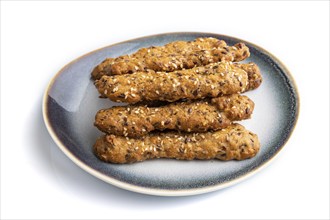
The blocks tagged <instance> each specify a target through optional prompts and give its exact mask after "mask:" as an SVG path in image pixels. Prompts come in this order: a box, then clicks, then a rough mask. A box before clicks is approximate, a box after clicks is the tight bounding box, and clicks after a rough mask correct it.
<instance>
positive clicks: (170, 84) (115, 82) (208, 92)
mask: <svg viewBox="0 0 330 220" xmlns="http://www.w3.org/2000/svg"><path fill="white" fill-rule="evenodd" d="M245 65H248V66H249V65H251V64H241V66H240V67H238V66H237V65H234V64H233V63H231V62H219V63H212V64H209V65H207V66H202V67H195V68H192V69H188V70H181V71H174V72H168V73H167V72H154V71H153V72H148V73H146V72H136V73H134V74H125V75H116V76H103V77H102V78H101V79H100V80H96V81H95V86H96V88H97V89H98V91H99V93H100V94H101V97H107V98H109V99H111V100H112V101H115V102H127V103H137V102H141V101H155V100H158V101H168V102H174V101H177V100H180V99H189V100H194V99H203V98H213V97H218V96H221V95H229V94H236V93H242V92H245V91H247V90H251V89H254V88H255V86H256V85H257V84H256V83H254V82H255V81H254V79H253V81H252V84H251V85H249V83H250V79H249V78H248V77H249V74H248V73H247V72H246V71H245V70H244V69H243V68H242V67H244V66H245ZM255 66H256V65H255ZM246 68H248V67H246ZM251 71H256V72H253V73H250V75H259V76H260V72H259V69H257V68H251ZM259 85H260V84H259ZM259 85H257V86H259Z"/></svg>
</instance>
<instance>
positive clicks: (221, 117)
mask: <svg viewBox="0 0 330 220" xmlns="http://www.w3.org/2000/svg"><path fill="white" fill-rule="evenodd" d="M253 109H254V103H253V101H252V100H251V99H249V98H248V97H247V96H242V95H238V94H233V95H227V96H222V97H218V98H213V99H209V100H204V101H187V102H175V103H171V104H168V105H164V106H160V107H147V106H132V105H128V106H116V107H112V108H109V109H102V110H100V111H98V113H97V114H96V116H95V123H94V125H95V126H96V127H97V128H98V129H99V130H100V131H102V132H105V133H107V134H115V135H122V136H128V137H141V136H143V135H146V134H148V133H149V132H151V131H154V130H158V131H163V130H166V129H170V130H178V131H184V132H205V131H209V130H213V131H215V130H219V129H222V128H225V127H227V126H228V125H230V124H231V123H232V122H233V121H239V120H244V119H248V118H250V117H251V114H252V112H253Z"/></svg>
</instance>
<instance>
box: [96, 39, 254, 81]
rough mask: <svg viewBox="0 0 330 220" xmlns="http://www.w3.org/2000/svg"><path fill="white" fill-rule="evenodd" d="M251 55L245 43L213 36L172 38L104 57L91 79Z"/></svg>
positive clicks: (177, 68) (229, 59)
mask: <svg viewBox="0 0 330 220" xmlns="http://www.w3.org/2000/svg"><path fill="white" fill-rule="evenodd" d="M249 56H250V52H249V48H248V47H247V46H246V45H245V44H244V43H237V44H235V45H234V46H228V45H227V44H226V42H225V41H223V40H218V39H216V38H197V39H196V40H194V41H175V42H172V43H169V44H166V45H164V46H158V47H149V48H142V49H140V50H138V51H137V52H135V53H133V54H131V55H123V56H119V57H117V58H107V59H105V60H104V61H103V62H102V63H100V64H99V65H98V66H96V67H95V68H94V70H93V72H92V77H93V78H94V79H100V78H101V77H102V76H103V75H121V74H130V73H135V72H141V71H147V70H154V71H162V72H172V71H175V70H182V69H190V68H193V67H196V66H204V65H207V64H210V63H215V62H220V61H235V62H236V61H241V60H244V59H246V58H247V57H249Z"/></svg>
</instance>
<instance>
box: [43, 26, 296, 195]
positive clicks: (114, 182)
mask: <svg viewBox="0 0 330 220" xmlns="http://www.w3.org/2000/svg"><path fill="white" fill-rule="evenodd" d="M174 34H178V35H183V34H187V35H193V34H201V35H206V36H207V35H213V36H216V37H217V38H220V39H221V37H226V38H230V39H233V40H235V41H239V42H244V43H247V44H250V45H252V46H253V47H255V48H257V49H258V50H260V51H262V52H263V53H265V54H266V55H268V56H269V57H270V58H271V59H272V60H274V61H276V63H277V64H278V65H279V66H280V68H281V69H282V70H283V72H284V73H285V75H286V77H288V79H289V81H290V83H291V84H292V87H293V91H294V94H295V100H296V106H295V107H296V114H295V120H294V121H293V124H292V128H291V130H290V133H289V134H288V137H287V138H286V139H285V140H284V143H283V144H282V145H281V146H280V147H279V148H278V150H277V151H276V152H275V154H273V155H272V156H271V157H270V158H269V159H268V160H266V161H265V162H264V163H263V164H261V165H259V166H258V167H256V168H255V169H253V170H252V171H249V172H248V173H245V174H244V175H242V176H240V177H237V178H235V179H233V180H230V181H228V182H224V183H218V184H216V185H213V186H206V187H201V188H193V189H178V190H172V189H157V188H147V187H143V186H138V185H134V184H131V183H126V182H122V181H120V180H117V179H115V178H113V177H110V176H108V175H106V174H103V173H101V172H99V171H97V170H95V169H93V168H92V167H90V166H89V165H88V164H86V163H84V162H83V161H81V160H80V159H79V158H77V157H76V156H75V155H74V154H72V153H71V152H70V151H69V150H68V149H67V147H66V146H65V144H63V143H62V141H61V140H60V139H59V138H58V136H57V135H56V133H55V131H54V129H53V127H52V124H51V123H50V121H49V118H48V114H47V113H48V107H47V103H48V101H49V91H50V89H51V88H52V86H53V84H54V82H55V81H56V79H57V78H58V76H60V75H61V73H62V72H63V71H64V70H65V69H66V67H68V66H70V65H72V64H74V63H75V62H76V61H78V60H80V59H82V58H84V57H86V56H88V55H90V54H92V53H95V52H97V51H100V50H103V49H105V48H108V47H113V46H115V45H119V44H123V43H127V42H131V41H136V40H141V39H144V38H151V37H160V36H166V35H174ZM299 114H300V95H299V91H298V87H297V84H296V82H295V80H294V78H293V77H292V74H291V72H290V71H289V69H288V68H287V66H286V65H285V64H284V63H283V62H282V61H281V60H280V59H278V58H277V57H276V56H275V55H273V54H272V53H270V52H269V51H268V50H265V49H264V48H262V47H260V46H258V45H256V44H254V43H251V42H249V41H246V40H242V39H240V38H237V37H232V36H229V35H224V34H218V33H211V32H165V33H159V34H153V35H147V36H142V37H136V38H133V39H129V40H125V41H121V42H118V43H114V44H110V45H107V46H104V47H100V48H98V49H95V50H93V51H90V52H88V53H86V54H84V55H81V56H79V57H77V58H76V59H74V60H72V61H70V62H69V63H67V64H66V65H64V66H63V67H62V68H61V69H60V70H59V71H58V72H57V73H56V74H55V75H54V76H52V78H51V79H50V81H49V83H48V85H47V87H46V89H45V92H44V94H43V99H42V115H43V120H44V123H45V125H46V128H47V130H48V133H49V134H50V136H51V138H52V139H53V141H54V142H55V144H56V145H57V146H58V147H59V148H60V150H61V151H62V152H63V153H64V154H65V155H66V156H67V157H68V158H69V159H70V160H71V161H73V162H74V163H75V164H76V165H77V166H78V167H80V168H81V169H83V170H84V171H86V172H87V173H89V174H91V175H92V176H94V177H96V178H98V179H101V180H103V181H104V182H106V183H109V184H111V185H113V186H116V187H119V188H122V189H125V190H129V191H133V192H136V193H142V194H148V195H156V196H191V195H198V194H203V193H208V192H213V191H216V190H220V189H223V188H227V187H229V186H232V185H235V184H237V183H239V182H241V181H243V180H245V179H247V178H249V177H250V176H252V175H254V174H256V173H257V172H259V171H261V170H262V169H264V168H265V167H267V166H268V165H269V164H271V162H272V161H273V160H274V159H275V158H276V157H277V156H278V154H279V153H280V152H281V151H282V149H283V148H284V146H285V145H286V144H287V143H288V141H289V140H290V138H291V136H292V134H293V132H294V130H295V128H296V126H297V122H298V119H299Z"/></svg>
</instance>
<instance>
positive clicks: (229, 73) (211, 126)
mask: <svg viewBox="0 0 330 220" xmlns="http://www.w3.org/2000/svg"><path fill="white" fill-rule="evenodd" d="M249 56H250V53H249V49H248V47H247V46H246V45H245V44H244V43H237V44H235V45H234V46H228V45H227V44H226V42H224V41H223V40H218V39H215V38H198V39H196V40H194V41H176V42H172V43H169V44H166V45H164V46H161V47H149V48H142V49H140V50H138V51H137V52H136V53H134V54H131V55H124V56H120V57H117V58H107V59H106V60H104V61H103V62H102V63H100V64H99V65H98V66H96V67H95V68H94V70H93V72H92V78H93V79H94V80H95V86H96V88H97V90H98V91H99V93H100V97H103V98H108V99H110V100H112V101H114V102H125V103H128V105H126V106H114V107H112V108H109V109H102V110H100V111H98V112H97V114H96V116H95V126H96V127H97V128H98V129H99V130H101V131H102V132H104V133H105V135H104V136H102V137H100V138H98V139H97V140H96V143H95V145H94V148H93V149H94V153H95V155H96V156H97V157H98V158H99V159H101V160H103V161H105V162H110V163H132V162H136V161H144V160H147V159H153V158H173V159H180V160H193V159H202V160H207V159H219V160H243V159H247V158H251V157H253V156H255V155H256V154H257V152H258V151H259V148H260V143H259V140H258V137H257V135H256V134H254V133H252V132H250V131H248V130H246V129H245V128H244V127H243V126H242V125H239V124H237V123H235V122H236V121H240V120H244V119H248V118H250V117H251V115H252V112H253V109H254V103H253V101H252V100H251V99H249V98H248V97H247V96H244V95H240V94H241V93H244V92H246V91H249V90H253V89H256V88H258V87H259V85H260V84H261V82H262V78H261V75H260V71H259V68H258V66H257V65H256V64H255V63H247V64H243V63H237V62H239V61H242V60H244V59H246V58H247V57H249Z"/></svg>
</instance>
